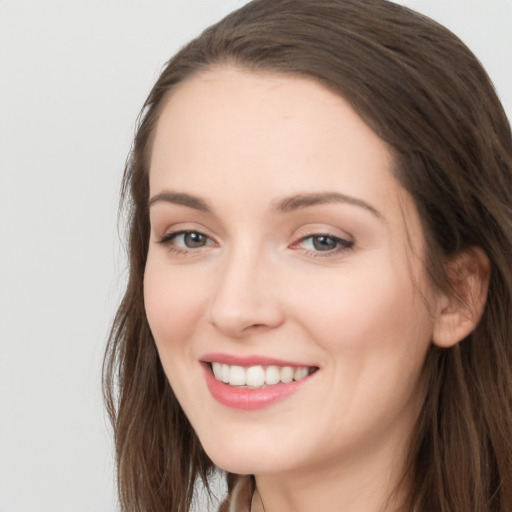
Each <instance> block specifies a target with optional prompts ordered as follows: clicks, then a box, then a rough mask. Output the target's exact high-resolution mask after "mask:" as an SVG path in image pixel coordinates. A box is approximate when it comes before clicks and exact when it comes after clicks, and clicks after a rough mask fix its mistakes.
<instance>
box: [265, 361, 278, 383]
mask: <svg viewBox="0 0 512 512" xmlns="http://www.w3.org/2000/svg"><path fill="white" fill-rule="evenodd" d="M265 382H266V383H267V384H269V385H272V384H277V383H278V382H281V373H280V372H279V367H278V366H268V367H267V369H266V370H265Z"/></svg>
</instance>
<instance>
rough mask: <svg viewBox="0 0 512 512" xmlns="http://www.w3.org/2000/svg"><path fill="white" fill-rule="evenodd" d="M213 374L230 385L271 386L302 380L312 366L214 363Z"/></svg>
mask: <svg viewBox="0 0 512 512" xmlns="http://www.w3.org/2000/svg"><path fill="white" fill-rule="evenodd" d="M212 370H213V375H215V378H216V379H217V380H220V381H222V382H224V383H226V384H229V385H230V386H249V387H253V388H258V387H262V386H271V385H273V384H278V383H279V382H284V383H285V384H288V383H290V382H292V381H294V380H301V379H304V378H305V377H307V376H308V375H309V374H310V368H308V367H306V366H300V367H291V366H274V365H271V366H267V367H263V366H250V367H248V368H245V367H243V366H237V365H233V366H231V365H229V364H223V363H212Z"/></svg>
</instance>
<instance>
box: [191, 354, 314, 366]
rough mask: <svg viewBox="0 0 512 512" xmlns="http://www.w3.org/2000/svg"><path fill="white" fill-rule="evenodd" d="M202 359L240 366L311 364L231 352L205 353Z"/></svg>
mask: <svg viewBox="0 0 512 512" xmlns="http://www.w3.org/2000/svg"><path fill="white" fill-rule="evenodd" d="M201 361H203V362H205V363H224V364H229V365H238V366H246V367H248V366H257V365H261V366H270V365H275V366H292V367H298V366H311V365H307V364H301V363H297V362H292V361H284V360H283V359H275V358H272V357H266V356H259V355H254V356H234V355H230V354H223V353H220V352H219V353H212V354H205V355H204V356H202V357H201Z"/></svg>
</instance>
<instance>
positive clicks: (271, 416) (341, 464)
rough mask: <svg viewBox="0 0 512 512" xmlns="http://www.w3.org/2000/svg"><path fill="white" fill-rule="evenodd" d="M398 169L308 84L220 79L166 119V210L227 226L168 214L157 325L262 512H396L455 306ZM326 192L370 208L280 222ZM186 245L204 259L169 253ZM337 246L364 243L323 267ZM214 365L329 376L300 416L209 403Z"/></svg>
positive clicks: (158, 162)
mask: <svg viewBox="0 0 512 512" xmlns="http://www.w3.org/2000/svg"><path fill="white" fill-rule="evenodd" d="M392 169H393V158H392V155H391V153H390V151H389V149H388V147H387V146H386V144H385V143H384V142H383V141H382V140H381V139H379V138H378V137H377V136H376V135H375V134H374V133H373V132H372V131H371V130H370V129H369V128H368V126H367V125H366V124H365V123H364V122H363V121H362V120H361V119H360V118H359V117H358V116H357V115H356V113H355V112H354V111H353V110H352V108H351V107H350V106H349V105H348V104H347V103H346V102H345V100H344V99H343V98H341V97H339V96H337V95H335V94H333V93H332V92H330V91H328V90H327V89H325V88H324V87H322V86H321V85H319V84H317V83H315V82H313V81H310V80H307V79H303V78H297V77H290V76H285V75H276V74H261V73H260V74H255V73H249V72H244V71H240V70H236V69H230V68H217V69H213V70H210V71H208V72H206V73H203V74H200V75H197V76H195V77H194V78H192V79H190V80H189V81H187V82H185V83H183V84H181V85H180V86H179V87H178V89H176V90H175V91H174V92H173V94H172V95H171V96H170V99H169V100H168V102H167V104H166V105H165V108H164V109H163V111H162V114H161V118H160V120H159V123H158V126H157V130H156V134H155V139H154V144H153V148H152V153H151V165H150V196H151V197H156V196H157V195H158V194H162V193H164V192H177V193H186V194H189V195H192V196H194V197H197V198H200V199H201V200H202V201H204V202H205V203H206V204H207V205H208V207H209V209H210V210H211V211H210V212H205V211H201V209H198V208H195V207H191V206H190V205H188V206H186V205H183V204H175V203H172V202H168V201H165V200H154V201H153V202H152V203H151V207H150V218H151V227H152V232H151V240H150V248H149V252H148V259H147V266H146V272H145V304H146V312H147V317H148V320H149V324H150V327H151V330H152V333H153V335H154V338H155V342H156V345H157V348H158V352H159V354H160V358H161V361H162V364H163V368H164V370H165V372H166V375H167V377H168V379H169V381H170V384H171V386H172V388H173V390H174V392H175V394H176V396H177V398H178V400H179V402H180V404H181V406H182V407H183V409H184V411H185V413H186V414H187V416H188V418H189V420H190V421H191V423H192V425H193V427H194V429H195V431H196V432H197V434H198V436H199V438H200V440H201V443H202V444H203V446H204V449H205V451H206V452H207V453H208V455H209V456H210V457H211V459H212V460H213V461H214V462H215V463H216V464H217V465H218V466H220V467H221V468H223V469H225V470H227V471H231V472H235V473H250V474H254V475H255V476H256V483H257V489H258V494H257V495H256V496H255V498H254V500H253V510H255V511H256V510H260V509H261V507H262V504H263V503H264V506H265V511H266V512H275V511H280V512H286V511H294V512H300V511H303V510H304V511H306V510H308V511H311V510H323V511H327V512H328V511H331V510H332V511H334V510H336V511H339V510H344V511H345V512H355V511H361V512H362V511H364V512H371V511H382V510H393V508H392V504H391V503H389V504H388V505H389V508H386V507H383V503H384V502H385V501H386V498H387V497H388V495H389V493H390V492H391V491H392V490H393V488H394V486H395V485H396V483H397V479H398V478H399V475H400V470H401V469H402V460H403V453H404V445H405V443H406V440H407V437H408V435H409V433H410V431H411V428H412V426H413V423H414V421H415V419H416V417H417V414H418V411H419V408H420V407H421V403H422V400H423V396H424V386H423V383H422V378H421V368H422V364H423V361H424V358H425V354H426V351H427V349H428V347H429V345H430V343H431V341H432V337H433V333H434V331H436V330H437V331H439V329H440V326H439V323H440V321H439V317H440V316H441V315H440V314H438V312H439V311H442V310H443V308H445V309H446V308H447V302H446V300H445V299H446V298H445V297H443V296H441V295H440V294H436V293H434V292H433V291H432V290H431V287H430V286H429V284H428V280H427V278H426V276H425V270H424V267H423V265H422V262H421V257H422V255H423V254H424V252H425V247H424V238H423V234H422V229H421V224H420V219H419V217H418V214H417V212H416V209H415V206H414V203H413V201H412V199H411V198H410V196H409V195H408V193H407V192H406V191H405V190H404V189H403V187H402V186H401V185H400V184H399V183H398V181H397V180H396V179H395V177H394V176H393V174H392ZM324 192H337V193H339V194H343V195H345V196H349V197H350V198H354V199H355V200H356V201H355V203H358V204H354V201H352V202H349V203H347V202H332V201H331V202H326V203H325V204H314V205H311V206H304V207H302V208H299V209H292V210H290V211H286V212H283V211H277V210H276V209H275V205H276V203H277V202H279V201H280V200H282V198H286V197H289V196H294V195H297V194H299V195H300V194H304V193H324ZM361 202H364V204H365V205H366V206H363V205H362V203H361ZM181 230H189V231H194V232H197V233H201V234H203V235H204V236H205V238H202V240H203V242H204V245H202V246H198V247H187V246H186V244H187V240H188V239H185V238H184V237H183V236H175V237H174V238H170V239H169V237H168V240H167V242H166V243H165V244H163V243H161V242H160V241H161V239H162V238H163V237H165V236H166V235H169V234H171V233H176V232H180V231H181ZM322 234H324V235H327V236H330V237H331V238H333V237H337V238H339V239H342V240H345V241H347V242H348V243H345V244H341V245H339V244H338V245H336V243H335V244H334V245H335V246H336V247H335V248H334V249H332V250H327V251H323V250H318V249H316V248H315V246H314V245H313V239H312V238H311V237H312V236H313V235H322ZM315 240H317V241H318V239H315ZM189 245H190V244H189ZM420 289H421V293H420V292H419V290H420ZM211 352H222V353H226V354H232V355H236V356H249V355H255V354H256V355H260V356H261V355H263V356H267V357H274V358H279V359H285V360H292V361H296V362H298V363H300V364H303V365H305V366H315V367H318V371H317V372H316V373H315V374H314V375H313V376H312V377H311V378H309V379H308V381H307V382H306V383H305V384H304V385H303V386H302V387H301V388H300V390H299V391H298V392H297V393H295V394H293V395H291V396H289V397H287V398H286V399H284V400H281V401H279V402H276V403H275V404H273V405H271V406H269V407H265V408H263V409H260V410H256V411H243V410H239V409H232V408H229V407H226V406H224V405H221V404H220V403H218V402H217V401H216V400H215V399H214V398H213V397H212V395H211V394H210V392H209V390H208V388H207V386H206V383H205V378H204V370H203V367H202V365H201V363H200V361H201V358H202V357H203V356H204V355H205V354H206V353H211Z"/></svg>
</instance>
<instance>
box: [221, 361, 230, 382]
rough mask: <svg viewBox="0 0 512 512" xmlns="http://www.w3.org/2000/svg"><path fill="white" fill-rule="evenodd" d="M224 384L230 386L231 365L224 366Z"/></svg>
mask: <svg viewBox="0 0 512 512" xmlns="http://www.w3.org/2000/svg"><path fill="white" fill-rule="evenodd" d="M222 382H225V383H226V384H229V365H228V364H223V365H222Z"/></svg>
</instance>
